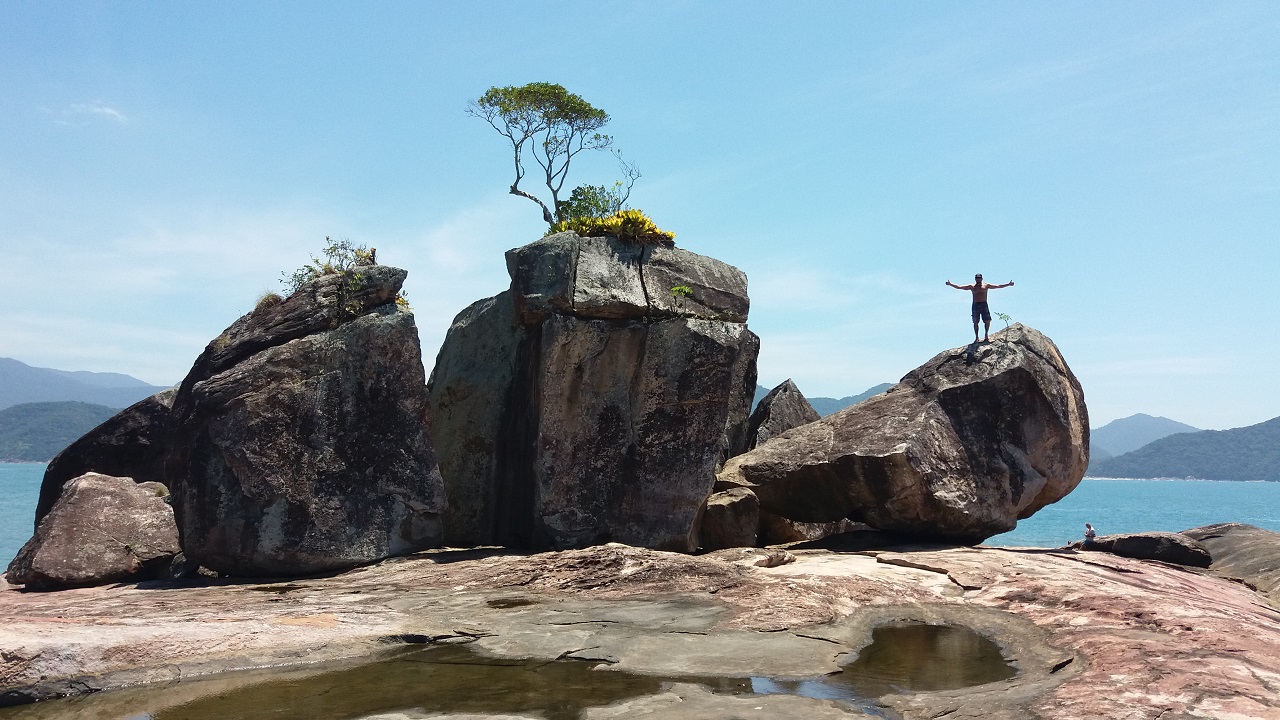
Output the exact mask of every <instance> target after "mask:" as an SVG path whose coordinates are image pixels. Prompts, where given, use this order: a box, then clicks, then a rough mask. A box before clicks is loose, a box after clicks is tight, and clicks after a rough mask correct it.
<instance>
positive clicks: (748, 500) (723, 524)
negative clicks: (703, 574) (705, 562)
mask: <svg viewBox="0 0 1280 720" xmlns="http://www.w3.org/2000/svg"><path fill="white" fill-rule="evenodd" d="M759 526H760V500H759V499H757V498H756V495H755V493H753V492H751V491H750V490H748V489H746V488H734V489H732V490H725V491H724V492H718V493H712V494H711V497H709V498H707V507H706V509H705V510H704V511H703V513H702V527H701V535H702V541H701V543H700V545H701V547H702V549H703V550H722V549H724V548H733V547H755V546H756V532H757V529H758V528H759Z"/></svg>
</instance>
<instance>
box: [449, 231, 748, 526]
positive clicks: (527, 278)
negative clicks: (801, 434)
mask: <svg viewBox="0 0 1280 720" xmlns="http://www.w3.org/2000/svg"><path fill="white" fill-rule="evenodd" d="M507 267H508V270H509V272H510V274H511V289H510V290H509V291H508V292H504V293H502V294H500V295H498V296H496V297H493V298H489V299H486V300H482V301H480V302H477V303H475V304H473V305H472V306H471V307H469V308H467V309H466V310H464V311H463V312H462V313H460V314H459V315H458V317H457V318H456V319H455V320H454V324H453V326H452V327H451V328H450V330H449V334H448V336H447V337H446V338H445V342H444V345H443V347H442V348H441V350H440V354H439V357H438V358H437V360H436V365H435V370H434V371H433V373H432V379H431V382H430V397H431V404H432V437H433V441H434V443H435V447H436V450H437V452H438V453H439V455H440V467H441V474H442V475H443V477H444V483H445V486H446V489H447V492H448V495H449V499H450V508H449V510H448V511H447V513H446V515H445V518H444V524H445V538H446V543H447V544H450V545H459V546H472V545H484V544H502V545H508V546H513V547H527V548H537V549H548V548H571V547H585V546H589V545H595V544H599V543H604V542H610V541H618V542H624V543H627V544H631V545H637V546H645V547H653V548H663V549H671V550H684V551H689V550H693V549H694V541H695V538H694V523H695V520H696V517H697V514H698V510H699V508H700V506H701V505H702V503H703V501H704V500H705V499H706V497H707V495H708V494H709V493H710V492H711V485H712V483H713V481H714V474H715V469H716V466H717V465H718V464H719V462H720V461H721V460H722V457H723V454H724V453H725V452H726V450H727V447H728V445H729V443H730V440H729V437H730V436H732V435H735V434H736V435H741V434H742V432H743V430H744V428H745V425H746V418H747V412H748V410H749V408H750V402H751V396H752V393H753V391H754V388H755V357H756V352H757V351H758V349H759V341H758V338H756V337H755V335H754V334H752V333H751V332H750V331H749V330H747V328H746V325H745V321H746V317H747V310H748V300H747V294H746V276H745V275H744V274H743V273H742V272H741V271H740V270H738V269H736V268H733V267H731V266H729V265H726V264H725V263H722V262H719V261H717V260H714V259H711V258H707V257H703V256H700V255H696V254H694V253H690V252H687V251H685V250H679V249H674V248H661V247H648V246H645V247H640V246H633V245H630V244H628V243H623V242H620V241H618V240H615V239H612V238H581V237H578V236H577V235H575V234H573V233H560V234H557V235H552V236H549V237H546V238H543V239H542V240H539V241H538V242H535V243H532V244H529V245H526V246H524V247H521V248H517V249H515V250H512V251H510V252H509V253H507ZM673 288H680V289H679V290H677V291H676V292H674V293H673V292H672V289H673Z"/></svg>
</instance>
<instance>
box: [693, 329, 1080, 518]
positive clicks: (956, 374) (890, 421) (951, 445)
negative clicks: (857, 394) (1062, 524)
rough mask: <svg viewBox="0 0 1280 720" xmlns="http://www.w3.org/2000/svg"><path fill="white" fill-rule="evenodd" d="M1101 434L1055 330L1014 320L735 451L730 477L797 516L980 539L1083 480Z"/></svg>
mask: <svg viewBox="0 0 1280 720" xmlns="http://www.w3.org/2000/svg"><path fill="white" fill-rule="evenodd" d="M1088 446H1089V418H1088V412H1087V410H1086V409H1085V404H1084V393H1083V392H1082V391H1081V389H1080V383H1079V382H1078V381H1077V380H1076V378H1075V375H1073V374H1072V372H1071V370H1070V368H1068V367H1067V364H1066V362H1065V361H1064V360H1063V359H1062V355H1061V353H1060V352H1059V351H1058V348H1057V347H1056V346H1055V345H1054V344H1053V342H1052V341H1050V340H1049V339H1048V338H1047V337H1045V336H1044V335H1042V334H1040V333H1039V332H1037V331H1035V330H1033V329H1031V328H1028V327H1025V326H1023V325H1014V326H1013V327H1010V328H1008V329H1006V330H1003V331H1001V332H999V333H996V334H994V335H993V336H992V341H991V343H989V344H984V345H979V346H970V347H968V348H959V349H955V350H948V351H947V352H944V353H941V354H939V355H938V356H937V357H935V358H933V359H932V360H930V361H929V362H927V363H925V364H924V365H922V366H921V367H919V368H917V369H916V370H913V371H912V372H910V373H908V374H907V375H906V377H904V378H903V379H902V381H901V382H899V383H898V384H897V385H896V386H894V387H893V388H892V389H890V390H889V391H888V392H886V393H884V394H881V395H877V396H876V397H873V398H871V399H869V400H866V401H864V402H862V403H859V404H857V405H854V406H852V407H849V408H846V409H845V410H842V411H840V412H838V413H835V414H834V415H829V416H827V417H825V418H822V419H821V420H819V421H817V422H813V423H809V424H808V425H802V426H800V427H798V428H795V429H794V430H791V431H788V432H786V433H783V434H782V435H781V436H779V437H776V438H774V439H772V440H771V441H770V442H768V443H765V444H764V445H761V446H759V447H757V448H756V449H755V450H752V451H751V452H749V453H746V454H744V455H740V456H738V457H736V458H733V459H731V460H730V461H729V462H728V463H727V464H726V465H725V467H724V470H723V471H722V472H721V473H720V476H719V480H720V482H719V484H718V486H720V487H724V486H733V485H737V486H741V487H747V488H751V489H752V490H753V491H754V492H755V493H756V495H757V496H758V497H759V498H760V507H761V510H762V511H764V512H769V513H773V514H776V515H781V516H783V517H785V518H788V519H791V520H798V521H801V522H832V521H836V520H840V519H842V518H848V519H851V520H855V521H860V522H865V523H867V524H868V525H871V526H872V527H874V528H877V529H880V530H888V531H893V532H897V533H899V534H903V535H907V536H911V537H916V538H919V539H929V540H941V541H946V542H961V543H976V542H981V541H982V540H984V539H986V538H988V537H990V536H992V535H995V534H998V533H1002V532H1006V531H1008V530H1012V529H1013V527H1014V525H1015V524H1016V523H1017V521H1018V520H1019V519H1021V518H1026V517H1030V516H1031V515H1032V514H1033V513H1035V512H1036V511H1037V510H1039V509H1040V508H1042V507H1044V506H1045V505H1048V504H1049V503H1052V502H1056V501H1057V500H1059V499H1061V498H1062V497H1064V496H1065V495H1066V494H1067V493H1069V492H1071V490H1073V489H1074V488H1075V486H1076V485H1077V484H1078V483H1079V482H1080V479H1081V478H1082V477H1084V471H1085V468H1086V467H1087V466H1088V463H1089V456H1088Z"/></svg>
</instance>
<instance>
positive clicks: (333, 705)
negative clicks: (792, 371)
mask: <svg viewBox="0 0 1280 720" xmlns="http://www.w3.org/2000/svg"><path fill="white" fill-rule="evenodd" d="M1015 674H1016V670H1015V668H1014V667H1013V666H1012V665H1011V664H1010V663H1009V662H1008V661H1006V660H1005V658H1004V657H1003V655H1002V654H1001V651H1000V647H999V646H998V645H996V643H994V642H992V641H991V640H989V639H987V638H985V637H983V636H981V635H978V634H977V633H974V632H973V631H971V630H968V629H967V628H962V627H956V626H950V625H924V624H899V625H888V626H882V627H878V628H875V629H874V630H873V631H872V641H871V643H870V644H869V645H867V646H866V647H864V648H863V649H862V650H861V651H860V652H859V653H858V655H857V657H856V658H854V659H853V660H852V661H850V662H849V663H848V664H846V665H844V667H843V671H842V672H839V673H835V674H832V675H827V676H824V677H819V678H812V679H807V680H786V679H777V678H766V677H678V678H663V677H654V676H649V675H635V674H631V673H624V672H615V671H609V670H596V669H594V664H593V663H586V662H581V661H574V660H559V661H545V660H542V661H536V660H502V659H496V658H491V657H487V656H484V655H481V654H480V653H477V652H475V651H473V650H472V649H471V648H469V647H468V646H466V645H445V646H431V647H424V648H414V649H406V650H404V651H401V652H398V653H395V654H393V655H392V656H391V657H389V658H387V659H384V660H381V661H378V662H373V663H368V664H363V665H357V666H353V667H344V668H340V669H334V670H330V671H327V672H310V673H306V672H297V671H278V672H275V673H271V672H258V673H252V672H251V673H228V674H226V675H225V676H220V677H213V678H197V679H192V680H188V681H183V682H180V683H169V684H166V685H156V686H146V687H139V688H131V689H126V690H117V691H112V692H105V693H101V694H95V695H88V696H84V697H78V698H72V699H67V700H55V701H48V702H43V703H36V704H34V705H25V706H21V707H14V708H8V709H3V710H0V720H19V719H21V720H50V719H52V718H68V719H73V718H121V719H122V720H211V719H214V718H217V719H219V720H221V719H224V718H225V719H227V720H259V719H264V720H265V719H266V718H271V719H272V720H355V719H356V718H364V717H368V716H370V715H378V714H382V713H394V712H405V713H410V714H419V713H486V714H503V713H517V714H529V715H532V716H535V717H542V718H546V720H579V718H581V717H582V716H583V711H584V710H585V709H586V708H589V707H596V706H602V705H608V704H611V703H615V702H618V701H621V700H626V699H630V698H636V697H642V696H646V695H653V694H656V693H659V692H661V691H663V690H664V689H666V688H667V687H669V686H670V685H671V683H673V682H684V683H698V684H701V685H704V686H705V687H707V688H708V689H709V690H711V691H712V692H716V693H721V694H731V695H744V694H776V693H783V694H790V695H802V696H806V697H814V698H822V699H829V700H836V701H839V702H843V703H845V704H847V705H849V706H850V707H851V708H856V709H857V710H860V711H863V712H866V713H869V714H872V715H876V716H880V717H885V718H892V717H895V715H894V714H893V713H892V712H890V711H888V710H887V709H885V708H883V707H881V706H879V705H877V704H876V702H875V698H878V697H881V696H883V695H886V694H889V693H894V692H920V691H930V690H948V689H955V688H961V687H967V686H971V685H980V684H984V683H988V682H994V681H997V680H1004V679H1007V678H1010V677H1013V676H1014V675H1015Z"/></svg>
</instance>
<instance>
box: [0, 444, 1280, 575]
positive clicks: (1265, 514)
mask: <svg viewBox="0 0 1280 720" xmlns="http://www.w3.org/2000/svg"><path fill="white" fill-rule="evenodd" d="M44 468H45V466H44V463H14V464H6V463H0V571H3V568H4V567H6V566H8V564H9V560H11V559H12V558H13V556H14V555H16V554H17V552H18V549H19V548H21V547H22V544H23V543H25V542H26V541H27V539H28V538H30V537H31V531H32V522H33V521H34V519H35V510H36V498H37V496H38V495H39V494H40V480H41V479H42V478H43V477H44ZM1086 522H1089V523H1093V526H1094V528H1096V529H1097V531H1098V534H1099V535H1109V534H1113V533H1128V532H1146V531H1153V530H1165V531H1169V532H1178V531H1181V530H1186V529H1188V528H1193V527H1198V526H1200V525H1209V524H1211V523H1218V522H1242V523H1248V524H1250V525H1257V526H1258V527H1261V528H1266V529H1267V530H1275V531H1277V532H1280V482H1271V483H1264V482H1214V481H1212V480H1124V479H1110V478H1085V479H1084V480H1083V481H1081V482H1080V485H1079V486H1078V487H1077V488H1076V489H1075V490H1074V491H1073V492H1072V493H1071V494H1070V495H1068V496H1067V497H1065V498H1063V499H1062V500H1060V501H1058V502H1057V503H1054V504H1053V505H1050V506H1048V507H1046V508H1044V509H1043V510H1041V511H1040V512H1038V513H1036V514H1035V515H1033V516H1032V517H1030V518H1028V519H1026V520H1023V521H1021V522H1019V523H1018V527H1017V528H1016V529H1014V530H1013V531H1011V532H1007V533H1004V534H1003V535H997V536H995V537H993V538H991V539H989V540H987V544H988V545H1000V546H1005V547H1012V546H1023V547H1060V546H1062V545H1065V544H1066V543H1068V542H1070V541H1072V540H1079V539H1080V537H1081V535H1082V534H1083V533H1084V524H1085V523H1086Z"/></svg>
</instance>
